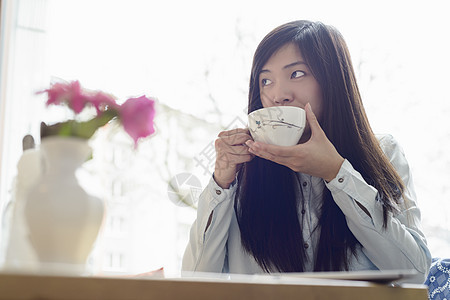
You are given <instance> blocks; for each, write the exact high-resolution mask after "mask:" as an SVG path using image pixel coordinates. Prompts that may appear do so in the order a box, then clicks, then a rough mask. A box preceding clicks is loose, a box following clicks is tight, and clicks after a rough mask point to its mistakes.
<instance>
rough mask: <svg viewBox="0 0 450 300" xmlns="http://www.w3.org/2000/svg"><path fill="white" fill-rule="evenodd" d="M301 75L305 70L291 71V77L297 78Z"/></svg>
mask: <svg viewBox="0 0 450 300" xmlns="http://www.w3.org/2000/svg"><path fill="white" fill-rule="evenodd" d="M303 75H305V72H302V71H295V72H294V73H292V75H291V78H299V77H302V76H303Z"/></svg>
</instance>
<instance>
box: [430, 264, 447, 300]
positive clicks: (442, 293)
mask: <svg viewBox="0 0 450 300" xmlns="http://www.w3.org/2000/svg"><path fill="white" fill-rule="evenodd" d="M425 285H427V286H428V297H429V298H430V299H433V300H435V299H436V300H450V259H449V258H445V259H444V258H433V262H432V263H431V268H430V273H429V274H428V277H427V280H425Z"/></svg>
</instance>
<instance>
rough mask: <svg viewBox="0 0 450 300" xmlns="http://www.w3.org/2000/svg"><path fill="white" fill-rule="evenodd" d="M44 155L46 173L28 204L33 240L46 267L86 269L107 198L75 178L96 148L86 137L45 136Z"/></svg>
mask: <svg viewBox="0 0 450 300" xmlns="http://www.w3.org/2000/svg"><path fill="white" fill-rule="evenodd" d="M41 153H42V158H43V167H44V168H43V174H42V177H41V178H40V179H39V180H38V182H37V183H36V185H34V186H33V187H32V188H30V191H29V193H28V196H27V199H26V203H25V221H26V223H27V225H28V230H29V239H30V243H31V245H32V247H33V248H34V250H35V252H36V255H37V257H38V260H39V262H40V263H41V267H43V268H47V269H51V268H55V267H56V268H58V269H61V268H63V269H64V268H68V269H73V270H75V269H76V270H77V272H79V271H83V270H84V266H85V264H86V260H87V257H88V255H89V253H90V252H91V250H92V246H93V244H94V242H95V240H96V238H97V235H98V232H99V229H100V226H101V223H102V221H103V215H104V204H103V202H102V201H101V200H100V199H98V198H96V197H93V196H91V195H89V194H87V193H86V191H85V190H84V189H83V188H82V187H81V186H80V184H79V182H78V180H77V178H76V176H75V171H76V170H77V169H78V168H79V167H80V166H81V165H82V164H83V163H84V162H85V161H86V159H87V158H88V157H89V156H90V154H91V148H90V147H89V145H88V143H87V140H84V139H79V138H71V137H45V138H43V139H42V143H41Z"/></svg>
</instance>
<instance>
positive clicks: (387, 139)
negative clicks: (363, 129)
mask: <svg viewBox="0 0 450 300" xmlns="http://www.w3.org/2000/svg"><path fill="white" fill-rule="evenodd" d="M375 137H376V138H377V139H378V142H379V143H380V147H381V149H382V150H383V152H384V153H385V154H386V155H387V156H388V157H393V156H394V155H395V154H398V153H402V154H403V149H402V147H401V146H400V144H399V143H398V141H397V140H396V139H395V138H394V137H393V136H392V135H391V134H376V135H375Z"/></svg>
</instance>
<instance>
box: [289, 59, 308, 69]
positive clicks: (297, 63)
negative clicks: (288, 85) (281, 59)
mask: <svg viewBox="0 0 450 300" xmlns="http://www.w3.org/2000/svg"><path fill="white" fill-rule="evenodd" d="M297 65H305V66H306V65H307V64H306V63H305V62H304V61H301V60H299V61H296V62H293V63H290V64H288V65H285V66H284V67H283V69H289V68H290V67H294V66H297Z"/></svg>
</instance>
